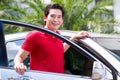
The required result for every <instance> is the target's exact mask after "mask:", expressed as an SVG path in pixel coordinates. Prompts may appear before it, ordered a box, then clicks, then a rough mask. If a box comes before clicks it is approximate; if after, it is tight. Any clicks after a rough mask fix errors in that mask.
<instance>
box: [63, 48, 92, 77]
mask: <svg viewBox="0 0 120 80" xmlns="http://www.w3.org/2000/svg"><path fill="white" fill-rule="evenodd" d="M83 54H84V53H83V52H82V51H81V52H78V51H76V50H75V49H73V48H72V47H70V48H69V50H68V51H67V52H66V53H65V56H64V57H65V58H64V59H65V73H70V74H74V75H83V76H91V75H92V66H93V62H92V61H91V60H90V59H88V58H87V57H86V56H84V55H83Z"/></svg>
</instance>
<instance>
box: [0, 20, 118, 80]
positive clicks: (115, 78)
mask: <svg viewBox="0 0 120 80" xmlns="http://www.w3.org/2000/svg"><path fill="white" fill-rule="evenodd" d="M3 23H4V24H11V25H17V26H21V27H25V28H31V29H35V30H39V31H43V32H45V33H48V34H51V35H53V36H56V37H57V38H60V39H62V40H63V41H64V42H66V43H68V44H69V45H71V47H73V48H74V49H76V50H77V51H79V49H80V50H82V51H83V52H85V53H86V54H84V55H87V56H89V57H90V58H91V59H93V60H94V61H95V60H96V57H97V58H98V56H95V55H92V54H89V52H87V51H86V50H85V49H84V48H82V47H80V46H79V45H77V44H76V43H74V42H72V41H70V40H68V39H67V38H65V37H63V36H61V35H59V34H56V33H55V32H53V31H50V30H48V29H45V28H42V27H39V26H35V25H32V24H26V23H22V22H17V21H13V20H5V19H0V28H1V30H2V27H3V25H2V24H3ZM1 32H2V35H3V36H2V40H3V43H2V44H1V46H0V47H2V46H3V47H2V48H3V49H1V50H2V51H3V52H5V53H3V52H2V53H1V54H3V55H6V56H5V57H3V58H4V59H6V60H7V58H6V57H7V54H6V47H5V39H4V32H3V30H2V31H1ZM99 59H100V61H102V62H104V61H103V60H102V59H101V58H99ZM6 60H5V61H6ZM0 61H1V59H0ZM104 63H105V62H104ZM5 64H6V65H8V63H5ZM108 64H109V65H110V63H108ZM108 64H105V65H108ZM109 68H110V69H111V70H112V75H113V79H114V80H117V71H116V69H115V68H114V67H112V66H110V67H109Z"/></svg>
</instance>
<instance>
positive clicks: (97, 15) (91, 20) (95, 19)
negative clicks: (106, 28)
mask: <svg viewBox="0 0 120 80" xmlns="http://www.w3.org/2000/svg"><path fill="white" fill-rule="evenodd" d="M52 1H53V2H56V3H60V4H61V5H62V6H63V7H64V8H65V12H66V15H65V17H64V24H63V26H62V29H69V30H90V31H92V32H102V31H101V28H102V26H103V25H105V24H106V23H113V14H112V11H109V10H108V9H105V8H104V7H105V6H108V5H111V6H112V3H113V2H112V1H106V0H105V2H104V1H97V0H96V1H97V3H99V4H97V3H96V4H97V5H95V6H93V7H91V9H88V7H89V5H90V3H91V2H92V1H93V0H62V1H61V0H52ZM102 16H109V17H102ZM99 28H100V29H99Z"/></svg>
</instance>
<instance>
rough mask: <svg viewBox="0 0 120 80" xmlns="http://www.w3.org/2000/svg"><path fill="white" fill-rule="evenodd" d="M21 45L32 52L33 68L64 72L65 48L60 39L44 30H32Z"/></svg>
mask: <svg viewBox="0 0 120 80" xmlns="http://www.w3.org/2000/svg"><path fill="white" fill-rule="evenodd" d="M57 33H59V32H58V31H57ZM21 47H22V49H24V50H27V51H29V52H30V69H31V70H40V71H48V72H57V73H63V72H64V61H63V60H64V49H63V42H62V41H61V40H60V39H58V38H56V37H54V36H52V35H50V34H47V33H44V32H40V31H32V32H30V33H29V34H28V35H27V37H26V39H25V41H24V42H23V44H22V46H21Z"/></svg>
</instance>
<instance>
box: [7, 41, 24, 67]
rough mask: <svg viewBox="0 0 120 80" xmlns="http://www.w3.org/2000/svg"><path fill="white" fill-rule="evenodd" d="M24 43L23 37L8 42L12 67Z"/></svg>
mask: <svg viewBox="0 0 120 80" xmlns="http://www.w3.org/2000/svg"><path fill="white" fill-rule="evenodd" d="M22 43H23V39H22V40H21V39H20V40H14V41H10V42H7V43H6V49H7V57H8V66H10V67H11V66H13V59H14V57H15V55H16V54H17V52H18V50H19V48H20V46H21V44H22Z"/></svg>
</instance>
